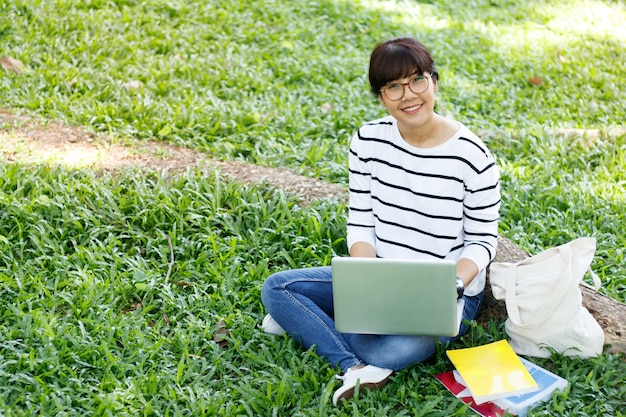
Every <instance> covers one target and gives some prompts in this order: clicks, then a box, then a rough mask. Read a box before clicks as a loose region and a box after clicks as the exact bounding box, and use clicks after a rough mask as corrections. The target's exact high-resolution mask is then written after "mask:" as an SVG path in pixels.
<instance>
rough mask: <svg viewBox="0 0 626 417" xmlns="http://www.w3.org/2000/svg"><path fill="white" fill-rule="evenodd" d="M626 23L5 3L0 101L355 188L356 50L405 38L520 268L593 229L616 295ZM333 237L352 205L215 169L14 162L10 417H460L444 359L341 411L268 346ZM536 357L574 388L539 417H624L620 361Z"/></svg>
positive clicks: (284, 351)
mask: <svg viewBox="0 0 626 417" xmlns="http://www.w3.org/2000/svg"><path fill="white" fill-rule="evenodd" d="M624 21H626V9H625V6H624V4H623V2H620V1H605V2H600V1H558V0H557V1H550V2H539V1H531V0H528V1H523V2H513V1H504V2H490V1H486V0H485V1H471V2H459V1H451V0H449V1H442V2H429V1H424V2H418V1H400V0H392V1H385V2H375V1H365V0H362V1H350V2H348V1H341V0H334V1H333V0H321V1H301V0H293V1H282V0H275V1H270V0H262V1H254V2H252V1H250V2H226V1H220V0H209V1H206V2H199V1H188V2H182V1H164V0H163V1H161V0H150V1H143V2H140V1H132V0H128V1H104V0H102V1H98V0H93V1H83V2H67V1H62V0H58V1H51V2H47V1H46V2H44V1H35V0H31V1H22V0H17V1H13V2H2V3H0V45H2V46H1V49H0V54H1V55H9V56H12V57H13V58H17V59H19V60H21V61H22V62H23V63H24V64H25V66H26V67H27V70H26V71H25V72H23V73H21V74H13V73H9V72H4V71H0V106H2V107H11V108H15V109H24V110H25V111H28V112H31V113H34V114H38V115H40V116H41V117H43V118H45V119H49V120H61V121H64V122H66V123H70V124H73V125H80V126H84V127H86V128H87V129H90V130H92V131H98V132H109V133H111V135H113V136H115V137H118V138H122V139H123V140H124V141H128V140H130V139H138V140H143V139H156V140H162V141H167V142H170V143H176V144H179V145H183V146H187V147H191V148H195V149H198V150H201V151H206V152H208V153H210V154H211V155H212V156H214V157H216V158H223V159H244V160H247V161H250V162H254V163H258V164H264V165H268V166H280V167H289V168H292V169H294V170H297V171H299V172H300V173H303V174H305V175H310V176H314V177H317V178H322V179H326V180H328V181H332V182H336V183H345V182H346V175H347V167H346V151H347V144H348V140H349V138H350V135H351V134H352V132H353V131H354V130H355V129H356V128H357V127H358V126H359V125H360V124H361V123H362V122H364V121H366V120H368V119H372V118H374V117H378V116H380V115H382V114H383V109H382V108H380V106H379V105H378V104H377V103H376V101H375V100H374V99H373V98H372V96H371V95H369V93H368V87H367V80H366V75H365V74H366V69H367V59H368V56H369V52H370V51H371V49H372V48H373V46H374V44H375V43H376V42H378V41H380V40H383V39H386V38H389V37H392V36H399V35H405V34H409V35H415V36H417V37H419V38H420V39H422V40H423V41H424V43H425V44H427V45H428V46H429V47H430V48H431V49H432V51H433V54H434V56H435V59H436V61H437V62H438V64H439V69H440V73H441V91H440V101H439V104H438V106H439V110H440V111H441V112H443V113H446V114H451V115H453V116H454V117H456V118H457V119H458V120H460V121H462V122H464V123H465V124H467V125H468V126H470V128H472V129H474V130H475V131H476V132H478V133H480V134H481V136H482V137H483V138H484V139H485V140H486V141H487V142H488V144H489V146H490V148H491V149H492V150H493V152H494V154H495V155H496V157H497V158H498V163H499V165H500V167H501V170H502V186H503V208H502V212H501V214H502V222H501V232H502V233H503V234H504V235H506V236H507V237H509V238H511V239H512V240H514V241H515V242H516V243H518V244H519V245H520V246H522V247H523V248H525V249H527V250H529V251H531V252H537V251H539V250H541V249H543V248H545V247H549V246H553V245H556V244H560V243H564V242H566V241H567V240H570V239H573V238H575V237H579V236H587V235H590V236H595V237H597V239H598V250H597V253H596V258H595V260H594V263H593V267H594V270H596V271H597V272H598V273H599V275H600V277H601V278H602V280H603V286H604V287H603V290H602V291H604V292H605V293H606V294H608V295H610V296H612V297H614V298H616V299H618V300H620V301H626V298H625V296H624V294H626V292H625V291H624V290H625V289H626V271H625V270H624V264H626V262H625V259H624V258H625V253H624V251H625V250H624V248H625V247H626V238H625V237H624V233H623V232H622V231H623V230H626V209H625V208H624V207H625V206H626V204H625V201H624V200H625V199H626V194H625V191H624V190H625V187H624V185H625V183H624V178H626V172H625V171H626V144H625V136H624V122H623V120H625V118H626V115H625V112H626V110H625V109H626V99H625V98H624V97H626V91H625V90H626V71H625V70H626V67H625V65H626V64H625V62H626V44H625V42H624V39H626V33H625V32H624V28H623V22H624ZM530 77H540V78H541V79H542V81H543V83H542V84H541V85H539V86H534V85H532V84H530V83H529V82H528V79H529V78H530ZM131 80H138V81H141V82H142V83H143V87H141V88H139V89H138V90H136V91H134V90H130V91H129V90H127V89H125V88H124V87H123V85H124V84H125V83H127V82H128V81H131ZM4 128H8V129H10V128H11V126H4ZM573 128H577V129H588V131H587V132H588V133H587V134H586V135H568V134H564V133H563V131H564V129H573ZM591 129H598V130H599V131H600V134H599V135H593V134H592V132H591V131H590V130H591ZM620 129H621V130H620ZM615 132H617V133H615ZM344 227H345V207H344V206H343V204H341V203H338V202H332V201H321V202H318V203H315V204H313V205H311V206H307V207H303V206H302V205H301V204H300V203H299V202H298V200H297V199H296V198H295V197H294V196H290V195H288V194H284V193H281V192H278V191H276V190H273V189H270V188H268V187H266V186H255V187H249V188H246V187H243V186H242V185H241V184H237V183H234V182H227V181H223V180H219V179H218V178H217V177H216V176H215V175H213V174H212V173H207V172H199V171H196V170H191V171H189V172H187V173H185V174H182V175H180V176H177V177H175V178H165V177H163V176H161V175H160V174H157V173H150V172H141V171H129V172H127V173H123V174H121V175H118V176H114V177H111V176H107V175H103V176H98V175H96V174H95V173H92V172H90V171H88V170H86V169H70V168H67V167H63V166H43V165H27V164H23V163H20V161H16V162H14V163H6V162H3V163H2V164H0V282H1V285H0V300H1V302H2V306H3V309H2V313H1V314H2V320H0V359H1V360H0V387H1V388H2V390H1V393H0V414H2V413H4V414H6V415H8V416H13V415H15V416H29V415H33V416H34V415H46V416H48V415H49V416H63V415H67V416H71V415H116V416H118V415H119V416H124V415H128V416H137V415H146V416H161V415H163V416H166V415H168V416H175V415H180V416H183V415H184V416H191V415H193V416H200V415H207V416H218V415H219V416H221V415H223V416H235V415H249V416H267V415H277V416H287V415H288V416H314V415H315V416H348V415H370V416H379V415H390V416H409V415H410V416H450V415H460V416H462V415H465V416H470V415H472V414H471V412H470V411H468V410H466V409H463V408H462V407H461V406H460V403H459V402H458V401H457V400H455V399H454V398H453V397H452V396H451V395H449V394H447V393H446V392H445V391H443V390H442V388H441V386H439V385H438V383H437V381H436V380H435V379H434V378H433V377H432V375H433V373H435V372H439V371H444V370H448V369H450V363H449V362H448V361H447V359H446V358H445V354H444V353H443V350H441V351H440V352H439V353H438V354H437V356H436V357H435V358H434V359H433V360H432V361H429V362H428V363H426V364H424V365H422V366H415V367H411V368H409V369H407V370H405V371H402V372H400V373H398V374H397V375H396V376H395V377H394V380H393V381H392V383H391V384H390V385H388V387H386V388H385V389H384V390H382V391H380V392H375V393H366V394H364V395H361V396H360V399H359V401H355V402H352V403H351V404H350V405H349V406H347V407H345V408H339V409H336V408H334V407H332V405H331V404H330V401H329V398H330V396H331V395H332V392H333V388H334V387H335V386H336V385H335V382H332V377H333V375H334V369H332V367H330V366H329V365H327V364H326V363H325V362H324V361H323V360H322V359H320V358H318V357H317V356H316V355H315V354H313V352H304V351H303V350H302V349H300V348H299V347H297V346H296V345H295V344H294V343H293V342H292V341H290V340H288V339H283V338H274V337H270V336H267V335H264V334H262V333H261V332H260V331H259V329H258V327H257V326H258V323H259V322H260V320H261V318H262V317H263V315H264V310H263V307H262V305H261V302H260V299H259V290H260V286H261V283H262V282H263V280H264V279H265V278H266V277H267V276H268V274H270V273H271V272H272V271H277V270H280V269H284V268H292V267H296V266H303V265H319V264H327V263H328V262H329V259H330V257H331V256H332V255H334V254H337V253H344V252H345V242H344V240H343V230H344ZM172 257H173V258H174V262H172ZM219 321H224V322H225V323H226V325H227V327H228V328H229V329H230V332H231V335H230V336H229V337H228V342H229V344H228V348H227V349H222V348H220V347H218V346H217V345H216V344H215V343H213V341H212V339H213V333H214V329H215V326H216V324H217V323H218V322H219ZM503 337H504V333H503V329H502V326H501V324H499V323H491V324H490V326H489V327H488V328H487V329H483V328H481V327H475V328H474V329H473V330H472V331H471V333H470V334H468V335H467V336H466V337H465V338H464V339H463V340H462V341H461V342H459V344H458V345H459V346H469V345H476V344H481V343H487V342H489V341H492V340H495V339H500V338H503ZM537 362H538V363H540V364H541V365H544V366H547V367H549V368H551V369H553V370H554V371H555V372H556V373H558V374H559V375H562V376H564V377H566V378H567V379H568V380H569V381H570V388H569V389H568V391H567V392H565V393H563V394H560V395H557V396H556V397H555V398H554V399H553V401H552V402H551V403H550V404H549V405H542V406H540V407H538V408H537V409H536V410H535V411H533V412H532V413H531V416H539V415H568V416H623V415H624V410H623V404H624V403H625V402H626V385H625V376H624V375H626V365H625V363H626V362H625V361H624V356H623V355H613V354H608V353H607V354H603V355H602V356H600V357H599V358H597V359H592V360H586V361H583V360H578V359H571V358H563V357H560V356H558V355H556V356H554V357H553V358H551V359H549V360H537Z"/></svg>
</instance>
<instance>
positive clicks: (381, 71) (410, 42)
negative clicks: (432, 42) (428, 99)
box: [369, 37, 439, 95]
mask: <svg viewBox="0 0 626 417" xmlns="http://www.w3.org/2000/svg"><path fill="white" fill-rule="evenodd" d="M416 72H417V73H420V74H422V73H424V72H428V73H430V74H431V75H432V78H433V79H434V80H435V81H438V80H439V73H438V72H437V67H436V66H435V62H434V61H433V58H432V57H431V56H430V51H429V50H428V49H427V48H426V47H425V46H424V45H423V44H422V43H421V42H419V41H418V40H417V39H414V38H410V37H402V38H396V39H391V40H388V41H385V42H382V43H379V44H378V45H376V47H375V48H374V51H373V52H372V55H371V57H370V69H369V80H370V88H371V91H372V93H373V94H375V95H380V89H381V88H382V87H384V86H385V85H386V84H387V83H389V82H390V81H393V80H397V79H399V78H405V77H408V76H410V75H411V74H415V73H416Z"/></svg>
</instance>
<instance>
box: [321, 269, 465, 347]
mask: <svg viewBox="0 0 626 417" xmlns="http://www.w3.org/2000/svg"><path fill="white" fill-rule="evenodd" d="M331 267H332V274H333V280H332V283H333V302H334V310H335V311H334V314H335V316H334V320H335V328H336V329H337V331H339V332H342V333H364V334H403V335H425V336H456V335H457V334H458V329H459V324H460V322H461V313H462V311H463V304H464V303H463V302H462V301H461V302H458V303H457V295H456V263H455V262H454V261H452V260H416V259H387V258H385V259H383V258H357V257H334V258H333V259H332V260H331Z"/></svg>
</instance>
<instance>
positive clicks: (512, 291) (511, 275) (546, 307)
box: [505, 245, 572, 327]
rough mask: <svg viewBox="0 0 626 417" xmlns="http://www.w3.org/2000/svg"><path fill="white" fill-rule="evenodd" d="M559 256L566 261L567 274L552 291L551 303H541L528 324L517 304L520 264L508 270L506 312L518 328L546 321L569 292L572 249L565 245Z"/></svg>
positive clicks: (560, 248) (561, 247)
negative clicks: (523, 320) (523, 319)
mask: <svg viewBox="0 0 626 417" xmlns="http://www.w3.org/2000/svg"><path fill="white" fill-rule="evenodd" d="M558 251H559V255H560V256H561V257H563V260H564V261H565V265H566V270H565V271H563V272H564V273H565V274H564V276H563V277H561V279H559V282H558V283H557V286H556V288H555V289H554V291H552V294H551V296H550V299H551V301H549V302H545V303H541V306H540V307H539V308H538V309H537V311H536V312H535V313H534V314H533V317H532V318H531V319H530V320H528V321H527V322H526V323H524V322H522V318H521V316H520V312H519V305H518V303H517V288H516V287H517V268H518V264H515V265H514V266H513V265H512V266H511V267H510V268H507V269H508V271H507V277H506V291H505V294H506V297H505V304H506V311H507V313H508V316H509V319H511V321H512V322H513V323H514V324H515V325H517V326H531V327H532V326H536V325H538V324H540V323H541V322H543V321H544V320H546V319H547V318H548V316H549V315H550V314H551V313H552V312H553V311H554V310H555V309H556V308H557V307H558V305H559V303H560V301H561V299H562V298H563V297H564V296H565V293H566V292H567V290H568V288H569V286H570V285H571V284H570V281H571V278H572V262H571V259H572V249H571V248H570V246H569V245H563V246H560V247H559V248H558Z"/></svg>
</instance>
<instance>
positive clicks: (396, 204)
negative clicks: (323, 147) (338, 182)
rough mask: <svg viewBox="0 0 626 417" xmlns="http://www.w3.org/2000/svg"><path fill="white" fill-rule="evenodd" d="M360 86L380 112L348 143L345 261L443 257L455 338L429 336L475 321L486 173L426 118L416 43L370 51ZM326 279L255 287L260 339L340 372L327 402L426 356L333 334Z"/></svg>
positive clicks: (484, 251)
mask: <svg viewBox="0 0 626 417" xmlns="http://www.w3.org/2000/svg"><path fill="white" fill-rule="evenodd" d="M369 81H370V86H371V91H372V93H373V94H374V95H376V96H377V97H378V99H379V100H380V103H381V104H382V105H383V106H384V107H385V108H386V109H387V111H388V112H389V115H388V116H387V117H384V118H382V119H379V120H375V121H372V122H370V123H367V124H365V125H364V126H362V127H361V128H360V129H359V130H358V131H357V132H356V134H355V135H354V137H353V138H352V141H351V144H350V152H349V159H348V161H349V182H350V199H349V214H348V228H347V243H348V248H349V252H350V256H361V257H382V258H415V259H432V258H436V259H453V260H455V261H456V273H457V277H458V279H457V283H458V286H459V296H460V297H462V298H463V300H464V302H465V307H464V310H463V321H462V323H461V326H460V330H459V334H458V336H456V337H440V338H438V340H439V342H440V343H444V344H445V343H449V342H452V341H454V340H456V338H458V337H460V336H461V335H462V334H463V333H465V332H466V331H467V329H468V327H469V326H468V323H467V321H470V320H473V319H475V318H476V316H477V314H478V310H479V307H480V305H481V302H482V298H483V291H484V287H485V269H486V267H487V265H488V264H489V262H490V261H491V260H492V259H493V258H494V256H495V251H496V246H497V232H498V218H499V217H498V209H499V207H500V191H499V172H498V168H497V166H496V164H495V161H494V159H493V157H492V156H491V154H490V152H489V150H488V149H487V148H486V146H485V145H484V144H483V143H482V142H481V141H480V139H479V138H478V137H476V135H474V134H473V133H472V132H470V131H469V129H468V128H467V127H465V126H463V125H462V124H460V123H459V122H456V121H454V120H451V119H448V118H445V117H442V116H441V115H439V114H437V113H435V111H434V107H435V98H436V93H437V89H438V87H439V75H438V72H437V69H436V67H435V63H434V62H433V59H432V58H431V55H430V52H429V51H428V49H426V47H424V45H422V44H421V43H420V42H418V41H417V40H415V39H412V38H398V39H393V40H390V41H387V42H383V43H381V44H379V45H378V46H376V48H375V49H374V51H373V52H372V55H371V58H370V67H369ZM331 279H332V277H331V269H330V267H317V268H306V269H299V270H292V271H283V272H279V273H277V274H274V275H272V276H270V277H269V278H268V279H267V280H266V282H265V283H264V285H263V290H262V295H261V296H262V300H263V303H264V305H265V307H266V308H267V310H268V312H269V315H268V316H266V318H265V320H264V322H263V328H264V329H265V331H266V332H268V333H277V334H281V333H282V332H283V331H285V332H287V334H289V335H290V336H292V337H294V338H295V339H296V340H297V341H298V342H300V343H301V344H302V345H303V346H304V347H305V348H307V349H308V348H309V347H310V346H312V345H315V346H316V349H317V350H316V351H317V353H318V354H319V355H320V356H323V357H325V358H326V359H327V360H328V361H329V362H330V363H331V364H332V365H333V366H339V367H341V369H342V370H343V374H342V375H341V376H338V379H341V380H343V384H342V386H341V387H339V389H337V391H336V392H335V394H334V396H333V403H334V404H337V403H338V401H339V400H340V399H342V398H343V399H349V398H352V396H353V393H354V389H355V387H356V385H357V381H358V384H359V386H360V387H361V388H376V387H381V386H383V385H384V384H385V383H386V382H387V380H388V378H389V376H390V375H391V374H392V372H393V371H397V370H400V369H403V368H405V367H407V366H409V365H412V364H415V363H418V362H422V361H424V360H426V359H427V358H429V357H430V356H432V355H433V354H434V353H435V351H436V341H435V338H433V337H427V336H404V335H402V336H398V335H382V336H381V335H362V334H347V333H339V332H337V331H335V327H334V323H333V298H332V284H331ZM381 279H384V277H381ZM283 329H284V330H283Z"/></svg>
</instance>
